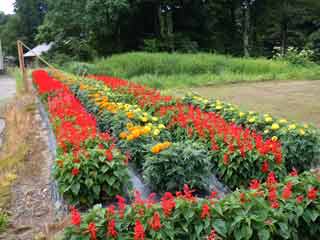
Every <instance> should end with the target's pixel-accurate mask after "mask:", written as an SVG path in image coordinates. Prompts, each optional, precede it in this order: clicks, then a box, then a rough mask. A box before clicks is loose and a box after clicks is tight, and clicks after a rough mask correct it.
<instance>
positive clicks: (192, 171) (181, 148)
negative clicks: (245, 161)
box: [143, 140, 212, 192]
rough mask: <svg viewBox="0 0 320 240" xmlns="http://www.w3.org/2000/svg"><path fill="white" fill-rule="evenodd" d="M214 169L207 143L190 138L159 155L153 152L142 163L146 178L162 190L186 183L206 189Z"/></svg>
mask: <svg viewBox="0 0 320 240" xmlns="http://www.w3.org/2000/svg"><path fill="white" fill-rule="evenodd" d="M211 169H212V164H211V158H210V155H209V154H208V149H207V148H206V146H205V145H203V144H201V143H199V142H194V141H190V140H188V141H182V142H175V143H173V144H172V145H171V146H170V148H168V149H166V150H163V151H161V152H160V153H157V154H153V153H151V151H150V152H149V154H148V156H147V157H146V160H145V162H144V164H143V178H144V179H145V181H146V182H147V183H148V184H149V185H150V186H152V188H153V190H157V191H160V192H164V191H170V192H174V191H176V190H180V188H181V186H183V184H188V185H189V186H190V187H192V188H195V189H197V190H207V189H208V183H207V181H208V179H209V177H210V174H211Z"/></svg>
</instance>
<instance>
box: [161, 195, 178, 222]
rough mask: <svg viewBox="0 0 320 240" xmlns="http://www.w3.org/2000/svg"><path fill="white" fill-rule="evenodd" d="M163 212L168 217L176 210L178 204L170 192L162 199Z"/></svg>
mask: <svg viewBox="0 0 320 240" xmlns="http://www.w3.org/2000/svg"><path fill="white" fill-rule="evenodd" d="M161 206H162V210H163V212H164V214H165V216H166V217H168V216H170V215H171V213H172V210H173V209H174V208H175V206H176V203H175V201H174V196H173V195H172V194H171V193H170V192H166V193H165V194H164V195H163V197H162V198H161Z"/></svg>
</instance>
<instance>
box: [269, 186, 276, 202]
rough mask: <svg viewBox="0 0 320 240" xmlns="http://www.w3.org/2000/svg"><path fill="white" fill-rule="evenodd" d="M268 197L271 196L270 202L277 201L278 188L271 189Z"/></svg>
mask: <svg viewBox="0 0 320 240" xmlns="http://www.w3.org/2000/svg"><path fill="white" fill-rule="evenodd" d="M268 198H269V201H270V202H274V201H277V189H275V188H271V189H269V195H268Z"/></svg>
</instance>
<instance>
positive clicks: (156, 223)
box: [149, 212, 162, 232]
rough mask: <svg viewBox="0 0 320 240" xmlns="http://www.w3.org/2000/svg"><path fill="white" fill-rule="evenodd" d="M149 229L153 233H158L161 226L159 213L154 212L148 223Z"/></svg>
mask: <svg viewBox="0 0 320 240" xmlns="http://www.w3.org/2000/svg"><path fill="white" fill-rule="evenodd" d="M149 225H150V227H151V228H152V229H153V230H154V231H156V232H157V231H159V230H160V228H161V227H162V225H161V221H160V214H159V212H154V214H153V217H152V219H151V221H150V223H149Z"/></svg>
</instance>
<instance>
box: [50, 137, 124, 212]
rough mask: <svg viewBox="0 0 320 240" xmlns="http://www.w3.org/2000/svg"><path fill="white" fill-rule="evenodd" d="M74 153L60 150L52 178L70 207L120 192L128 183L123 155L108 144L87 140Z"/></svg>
mask: <svg viewBox="0 0 320 240" xmlns="http://www.w3.org/2000/svg"><path fill="white" fill-rule="evenodd" d="M82 145H83V146H82V147H81V149H82V150H81V151H79V152H78V154H72V153H70V151H67V153H64V151H62V150H60V151H59V153H58V156H57V159H56V161H55V168H54V177H55V179H56V180H57V181H58V183H59V190H60V192H61V193H62V194H63V195H64V197H65V198H66V199H67V200H68V201H69V202H70V203H71V204H78V203H80V204H81V205H84V206H88V205H92V204H94V203H97V202H101V200H107V199H111V198H113V197H115V196H116V195H117V194H121V193H123V192H124V190H125V187H127V184H128V181H129V175H128V169H127V167H126V163H125V159H126V158H125V156H124V155H122V154H121V152H120V151H119V150H118V149H117V148H116V147H115V146H114V144H113V143H112V142H111V141H106V140H105V139H101V138H98V137H97V138H93V139H87V140H86V141H85V142H84V143H83V144H82Z"/></svg>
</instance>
